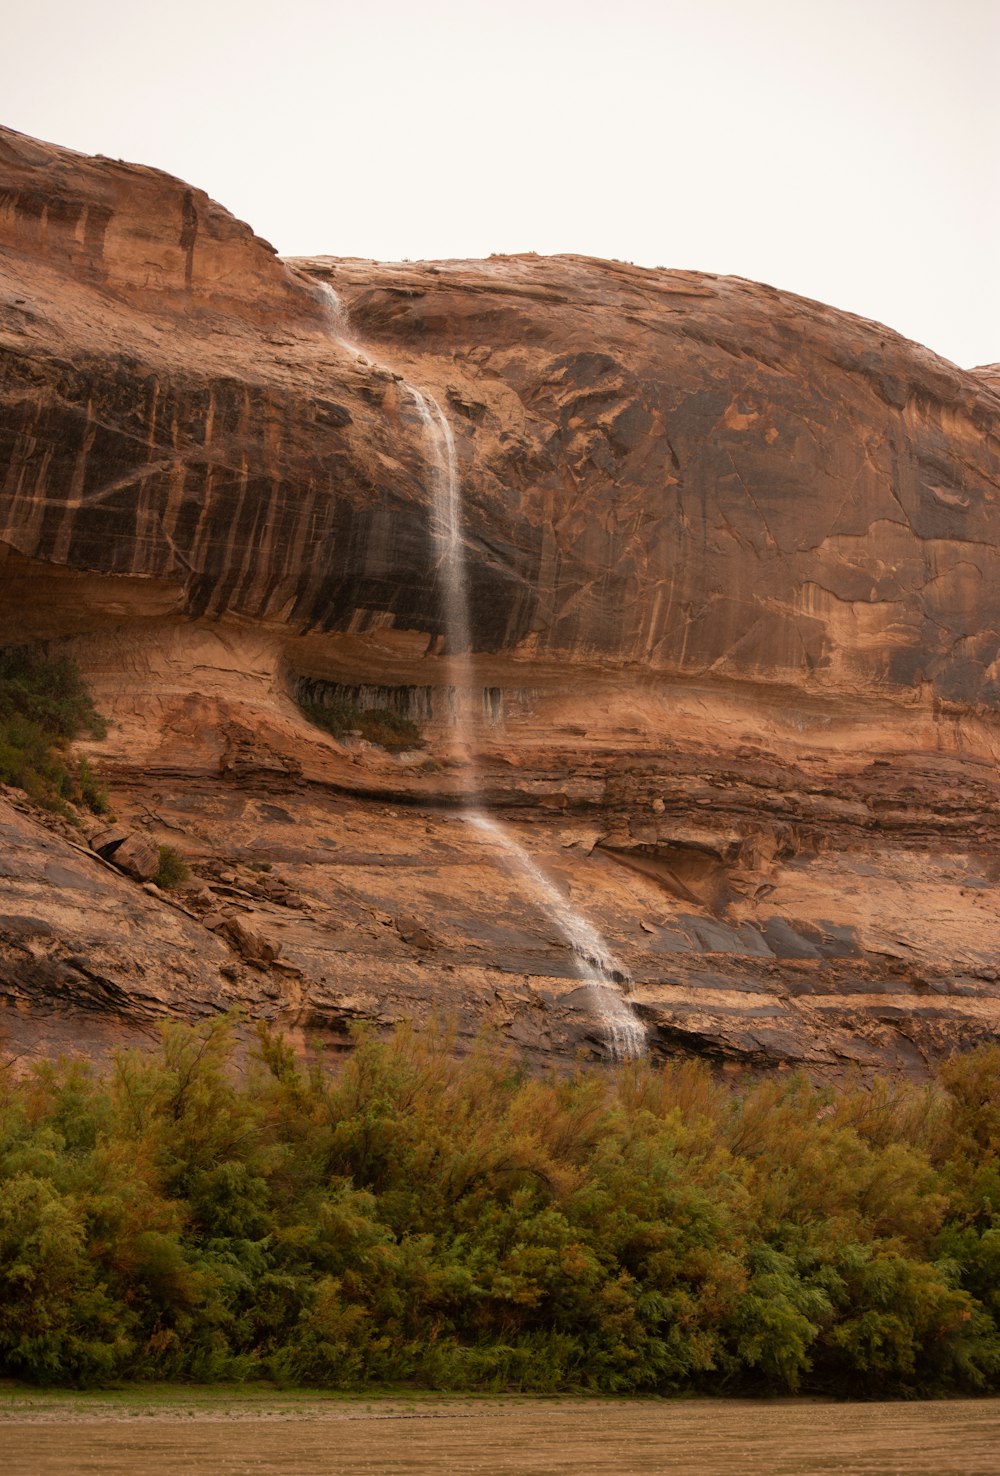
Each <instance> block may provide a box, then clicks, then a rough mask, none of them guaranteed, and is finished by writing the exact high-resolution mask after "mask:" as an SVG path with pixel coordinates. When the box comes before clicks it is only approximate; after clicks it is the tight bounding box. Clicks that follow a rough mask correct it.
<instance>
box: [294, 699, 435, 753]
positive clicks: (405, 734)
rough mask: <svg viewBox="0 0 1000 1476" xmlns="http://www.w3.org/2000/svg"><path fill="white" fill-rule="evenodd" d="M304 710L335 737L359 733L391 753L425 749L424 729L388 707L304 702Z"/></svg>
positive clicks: (307, 715)
mask: <svg viewBox="0 0 1000 1476" xmlns="http://www.w3.org/2000/svg"><path fill="white" fill-rule="evenodd" d="M299 706H300V707H301V709H302V711H303V712H304V713H305V715H306V717H307V718H308V719H309V721H310V722H311V723H315V724H316V726H317V728H322V729H323V730H324V731H325V732H327V733H329V734H331V736H332V737H334V738H344V737H346V736H347V734H348V733H353V732H358V733H360V734H361V736H362V738H365V739H367V740H368V742H369V743H374V744H376V745H377V746H378V747H379V748H385V749H387V750H388V751H389V752H390V753H401V752H403V750H404V749H412V748H422V747H423V739H422V738H421V735H420V729H419V728H418V727H417V725H416V723H415V722H413V721H412V720H411V719H410V718H407V717H401V716H400V714H399V713H397V712H390V711H389V709H388V708H387V707H373V708H361V707H355V706H353V705H352V704H351V703H349V702H333V703H330V704H329V705H326V704H325V703H321V702H312V701H301V702H300V703H299Z"/></svg>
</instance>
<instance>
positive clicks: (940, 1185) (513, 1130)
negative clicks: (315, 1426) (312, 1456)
mask: <svg viewBox="0 0 1000 1476" xmlns="http://www.w3.org/2000/svg"><path fill="white" fill-rule="evenodd" d="M450 1044H451V1043H450V1041H449V1040H448V1038H447V1036H446V1035H444V1034H442V1033H440V1032H437V1033H435V1032H431V1033H428V1034H426V1035H423V1036H421V1035H417V1034H415V1033H414V1032H412V1031H409V1030H401V1031H399V1032H398V1033H397V1034H396V1035H395V1036H394V1037H393V1038H392V1039H391V1040H389V1041H388V1042H379V1041H377V1040H375V1039H374V1038H373V1037H372V1036H370V1035H366V1034H364V1033H362V1034H360V1035H359V1036H358V1038H357V1041H356V1046H355V1050H354V1052H353V1054H352V1055H351V1056H350V1058H349V1059H348V1060H347V1062H346V1063H345V1064H344V1065H343V1066H342V1067H341V1068H340V1069H339V1070H338V1071H337V1072H336V1074H331V1073H330V1072H328V1071H326V1070H325V1069H323V1067H322V1066H321V1065H320V1064H319V1062H318V1061H312V1062H310V1063H302V1062H300V1061H299V1060H298V1059H297V1058H296V1057H295V1055H294V1054H293V1053H292V1051H291V1050H290V1048H289V1047H288V1045H287V1044H286V1043H285V1042H284V1041H283V1040H282V1039H281V1038H280V1037H275V1036H271V1035H269V1034H268V1033H267V1032H266V1031H261V1033H260V1036H259V1041H258V1046H257V1048H256V1051H255V1052H254V1053H253V1055H252V1057H251V1059H250V1061H249V1062H247V1063H245V1064H243V1065H242V1066H241V1067H240V1068H239V1069H237V1067H236V1065H235V1064H234V1051H233V1041H232V1033H231V1026H230V1024H229V1022H227V1021H214V1022H212V1023H210V1024H208V1025H205V1026H203V1027H200V1028H198V1029H187V1028H181V1027H177V1026H171V1027H169V1028H167V1029H166V1030H165V1031H164V1034H163V1039H162V1043H161V1046H160V1048H159V1050H158V1051H157V1052H156V1053H154V1054H140V1053H138V1052H127V1053H123V1054H122V1055H120V1056H119V1057H118V1058H117V1059H116V1061H115V1062H114V1064H113V1066H112V1067H111V1068H110V1069H109V1071H108V1072H107V1073H106V1075H105V1076H103V1077H100V1078H98V1077H95V1076H93V1075H92V1074H91V1073H90V1072H89V1071H88V1070H87V1069H85V1068H83V1067H81V1066H79V1065H67V1064H65V1063H57V1064H55V1065H43V1066H39V1067H37V1068H35V1070H34V1071H33V1072H32V1073H31V1074H30V1075H29V1076H28V1077H26V1078H25V1079H23V1080H21V1081H15V1080H13V1078H12V1073H11V1072H10V1071H7V1072H0V1082H2V1083H3V1085H2V1086H0V1374H4V1375H7V1376H14V1377H23V1378H29V1379H36V1380H40V1381H45V1382H48V1383H59V1382H70V1383H80V1384H83V1383H95V1382H96V1383H100V1382H102V1381H107V1380H109V1379H115V1378H122V1377H133V1378H143V1377H148V1378H184V1379H205V1380H207V1379H217V1378H242V1377H246V1376H248V1375H251V1374H253V1375H264V1376H268V1377H271V1378H274V1379H276V1380H279V1381H283V1382H286V1381H287V1382H298V1383H313V1384H323V1385H332V1386H339V1387H357V1386H360V1385H363V1384H365V1383H373V1382H401V1381H402V1382H411V1383H415V1384H420V1385H423V1386H428V1387H433V1388H454V1389H459V1388H467V1389H473V1388H485V1389H515V1390H537V1391H552V1390H564V1389H594V1390H605V1391H609V1392H630V1391H660V1392H665V1391H672V1390H684V1389H692V1390H695V1389H696V1390H702V1391H709V1392H733V1393H735V1392H740V1393H756V1392H765V1391H770V1392H780V1391H783V1390H794V1389H800V1390H810V1391H817V1392H824V1393H837V1394H852V1395H861V1396H871V1395H882V1396H893V1395H916V1394H925V1395H926V1394H944V1393H951V1392H955V1391H963V1390H964V1391H978V1390H990V1391H996V1390H997V1389H998V1388H1000V1332H998V1321H1000V1297H998V1290H997V1288H998V1286H1000V1168H998V1165H1000V1089H998V1085H997V1083H998V1081H1000V1051H998V1050H997V1049H995V1048H991V1049H983V1050H980V1051H977V1052H974V1053H973V1054H972V1055H970V1056H967V1057H964V1058H961V1059H957V1060H955V1061H953V1062H951V1063H950V1064H949V1065H948V1066H947V1067H946V1068H945V1069H944V1070H943V1072H942V1074H941V1078H940V1080H939V1081H938V1082H937V1083H935V1084H934V1085H932V1086H930V1087H924V1088H915V1087H898V1088H888V1087H884V1086H877V1087H876V1088H874V1089H873V1090H871V1091H866V1090H862V1089H860V1088H859V1089H857V1090H853V1091H848V1092H844V1093H843V1094H841V1095H839V1096H830V1095H829V1094H827V1095H823V1094H821V1093H819V1092H817V1091H816V1090H814V1089H813V1088H811V1087H810V1086H808V1085H807V1084H806V1083H805V1082H803V1081H801V1080H799V1079H791V1080H788V1079H785V1080H781V1081H778V1080H770V1081H766V1082H764V1083H762V1084H759V1085H756V1086H753V1087H750V1088H748V1089H747V1090H746V1091H743V1092H740V1093H736V1094H734V1093H732V1092H730V1091H727V1090H725V1089H723V1088H722V1087H721V1086H720V1085H719V1084H718V1083H717V1082H716V1081H714V1080H713V1078H712V1077H711V1075H710V1073H709V1072H708V1071H707V1070H706V1069H705V1068H703V1067H701V1066H698V1065H693V1064H690V1063H688V1064H681V1065H677V1066H671V1067H667V1068H665V1069H661V1068H658V1067H653V1066H650V1065H648V1064H637V1065H633V1066H629V1067H628V1068H625V1069H623V1070H622V1071H621V1072H620V1073H619V1075H618V1076H617V1077H616V1078H612V1079H608V1078H604V1077H601V1076H599V1075H596V1074H594V1073H588V1072H584V1071H581V1072H579V1073H577V1074H574V1075H571V1076H569V1077H557V1076H554V1075H553V1076H552V1077H548V1078H542V1079H539V1078H534V1077H529V1076H527V1075H525V1074H524V1073H522V1072H521V1071H520V1070H519V1069H517V1068H516V1067H515V1066H514V1065H512V1064H511V1062H510V1061H509V1060H507V1059H506V1058H504V1057H503V1056H502V1055H501V1054H498V1053H495V1052H492V1051H491V1050H489V1049H487V1048H486V1047H485V1046H483V1047H482V1048H481V1049H480V1050H478V1051H477V1052H476V1053H474V1054H473V1055H472V1057H470V1058H467V1059H465V1060H464V1061H456V1060H455V1059H454V1058H453V1056H452V1054H451V1052H450Z"/></svg>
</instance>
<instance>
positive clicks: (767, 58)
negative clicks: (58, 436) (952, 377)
mask: <svg viewBox="0 0 1000 1476" xmlns="http://www.w3.org/2000/svg"><path fill="white" fill-rule="evenodd" d="M2 49H3V73H4V81H3V91H2V102H0V121H3V122H5V123H7V124H9V125H10V126H12V127H14V128H19V129H21V130H22V131H23V132H26V133H31V134H34V135H36V136H38V137H40V138H45V139H49V140H51V141H52V142H55V143H60V144H65V145H67V146H68V147H71V148H75V149H80V150H82V151H84V152H86V153H103V154H108V155H110V156H112V157H113V158H126V159H131V160H136V161H139V162H141V163H145V164H152V165H156V166H157V167H159V168H161V169H166V170H169V171H170V172H171V173H174V174H178V175H181V176H182V177H183V178H184V179H186V180H187V181H189V182H190V183H192V184H195V185H198V186H200V187H201V188H203V189H206V190H208V192H209V193H210V194H211V195H213V196H214V197H215V198H216V199H218V200H220V201H221V202H222V203H223V204H224V205H226V206H227V207H228V208H229V209H231V210H233V211H234V212H235V213H236V214H237V215H240V216H242V217H243V218H244V219H246V220H248V221H249V222H250V223H251V225H252V226H253V228H254V229H255V230H256V231H257V232H258V234H260V235H262V236H265V237H266V238H267V239H268V240H270V241H272V242H273V243H274V244H275V246H277V248H278V249H279V251H281V252H282V253H284V254H286V255H296V254H303V255H304V254H312V253H316V254H319V253H322V254H329V255H335V256H368V257H376V258H380V259H383V260H393V259H399V258H401V257H411V258H413V259H417V258H421V257H465V256H486V255H489V253H490V252H492V251H502V252H514V251H538V252H543V253H549V252H559V251H576V252H584V253H588V254H591V255H594V256H606V257H619V258H621V259H624V260H628V261H634V262H637V263H640V264H642V265H645V266H670V267H693V268H698V269H701V270H704V271H712V272H731V273H735V274H737V275H739V276H744V277H751V278H754V279H757V280H759V281H764V282H770V283H772V284H773V285H775V286H778V287H784V288H788V289H790V290H792V291H796V292H801V293H804V294H805V295H807V296H809V297H816V298H819V299H821V300H822V301H824V302H829V303H832V304H833V305H835V306H836V307H841V308H847V309H849V310H850V311H852V312H857V313H861V314H863V315H864V316H866V317H872V318H877V319H879V320H881V321H882V322H885V323H888V324H889V325H890V326H891V327H893V328H896V329H898V330H899V331H900V332H902V333H905V334H907V335H908V336H909V337H911V338H915V339H918V340H919V341H921V342H923V343H926V344H928V345H929V346H930V347H931V348H933V349H935V350H936V351H937V352H938V353H941V354H944V355H945V356H946V357H947V358H950V359H954V360H955V361H956V362H958V363H960V364H965V365H973V364H978V363H983V362H987V361H995V360H998V359H1000V288H998V285H997V275H996V266H997V263H996V252H997V238H998V235H1000V231H998V226H1000V206H998V199H1000V87H998V77H1000V0H743V3H737V0H661V3H659V4H656V3H651V0H600V3H592V0H505V3H502V4H501V3H496V0H482V3H479V4H477V3H474V0H469V3H465V4H457V3H454V0H423V3H421V4H415V3H408V4H403V3H400V0H381V3H378V4H365V3H364V0H353V3H345V0H325V3H321V0H287V3H285V4H279V3H275V0H269V3H263V0H200V3H195V0H170V3H165V4H162V5H151V4H146V3H143V0H93V3H90V4H81V3H79V0H72V3H70V0H31V3H30V4H21V5H18V6H17V8H16V10H15V9H14V8H13V7H8V13H7V15H6V16H5V18H4V21H3V31H2Z"/></svg>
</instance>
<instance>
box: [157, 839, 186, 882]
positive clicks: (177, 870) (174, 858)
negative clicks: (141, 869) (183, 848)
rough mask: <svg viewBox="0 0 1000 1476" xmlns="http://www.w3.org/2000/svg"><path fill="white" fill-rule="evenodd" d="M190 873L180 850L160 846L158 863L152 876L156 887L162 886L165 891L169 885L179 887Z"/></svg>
mask: <svg viewBox="0 0 1000 1476" xmlns="http://www.w3.org/2000/svg"><path fill="white" fill-rule="evenodd" d="M190 875H191V868H190V867H189V866H188V864H187V862H186V861H185V860H184V857H183V856H182V855H181V853H180V851H178V850H176V849H175V848H174V847H173V846H161V847H160V864H159V866H158V867H157V870H156V875H155V876H154V878H153V880H154V881H155V882H156V885H157V886H158V887H163V888H164V890H166V891H169V890H170V888H171V887H181V886H183V885H184V883H185V882H186V881H187V879H188V877H189V876H190Z"/></svg>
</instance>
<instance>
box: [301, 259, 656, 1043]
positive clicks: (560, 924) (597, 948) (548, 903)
mask: <svg viewBox="0 0 1000 1476" xmlns="http://www.w3.org/2000/svg"><path fill="white" fill-rule="evenodd" d="M321 291H322V294H323V297H324V300H325V302H326V304H327V307H328V311H329V313H330V321H331V329H332V331H333V336H334V337H335V338H336V340H337V342H338V343H340V344H341V345H342V347H344V348H346V349H349V350H350V351H351V352H352V353H358V352H359V351H358V348H357V345H356V344H355V343H354V342H352V340H351V339H350V337H349V328H348V322H347V314H346V311H345V309H344V307H343V304H342V303H341V301H340V299H339V297H338V296H337V294H336V293H335V292H334V291H333V289H332V288H331V287H328V286H326V285H325V284H323V286H322V288H321ZM361 357H363V356H361ZM401 383H402V385H403V388H404V389H405V391H406V393H407V394H408V395H409V396H410V398H411V400H412V401H413V404H414V407H415V408H416V411H417V414H418V416H419V417H420V422H421V425H422V426H423V430H424V436H425V440H426V443H427V446H428V448H429V452H430V455H429V458H428V460H429V462H430V466H431V473H432V478H431V480H432V486H431V492H432V525H431V534H432V538H433V541H434V547H435V549H436V551H437V559H438V568H439V573H440V580H441V596H442V606H443V615H444V628H445V659H446V661H447V663H448V669H449V675H450V678H451V683H450V684H451V687H452V689H453V691H454V694H455V696H454V712H455V729H456V734H457V739H458V742H457V747H458V749H459V751H460V753H461V755H462V756H463V757H464V758H465V760H466V762H467V763H470V764H471V753H470V743H469V725H470V721H471V718H470V712H469V707H470V702H471V699H472V694H473V691H474V686H473V670H472V640H471V632H470V624H469V594H468V579H467V576H466V562H465V542H464V538H463V534H462V504H461V484H460V482H459V476H458V458H457V456H456V453H455V438H454V435H453V434H452V429H451V425H450V424H449V421H448V417H447V416H446V415H445V413H444V411H443V410H442V409H441V407H440V405H439V404H438V402H437V400H435V398H434V396H433V395H431V394H429V393H428V392H426V391H422V390H418V389H416V388H415V387H414V386H413V385H412V384H408V383H407V381H406V380H405V379H404V380H402V381H401ZM476 790H477V786H476V785H473V786H472V792H473V796H475V794H476ZM462 818H463V819H464V821H465V822H466V824H467V825H469V826H471V827H472V828H473V829H474V830H476V831H478V832H479V834H480V835H482V836H485V837H487V838H488V839H489V840H490V841H492V842H493V843H494V844H496V846H497V847H498V848H499V849H500V850H501V851H502V853H503V855H504V858H505V860H506V862H507V864H508V865H509V866H510V867H511V868H512V869H513V870H515V871H518V872H520V873H521V875H522V876H524V877H526V878H527V880H528V881H529V882H530V883H531V886H532V891H533V894H534V895H535V897H536V898H537V899H538V900H539V901H540V902H541V904H542V905H543V907H544V909H545V911H546V913H547V915H548V916H549V917H550V918H551V920H552V921H553V922H554V923H555V925H556V927H557V928H558V929H559V931H560V933H561V934H562V936H563V937H564V938H565V940H566V942H567V943H568V944H569V947H570V949H571V950H572V953H573V959H574V967H575V969H576V972H577V974H578V975H579V977H580V979H581V980H582V981H583V983H584V984H586V985H587V986H588V990H589V994H590V997H591V1002H592V1004H593V1007H594V1011H595V1013H596V1014H597V1016H598V1018H599V1019H600V1021H601V1025H602V1027H603V1030H604V1034H605V1038H606V1041H607V1045H608V1050H609V1053H610V1054H611V1055H612V1056H613V1057H614V1058H615V1059H617V1060H630V1059H632V1058H633V1057H636V1056H640V1055H642V1054H643V1052H644V1051H645V1048H646V1033H645V1031H644V1030H643V1028H642V1026H641V1024H640V1023H639V1020H638V1018H637V1016H636V1014H635V1012H634V1011H633V1009H632V1008H631V1006H630V1005H629V1004H628V1002H627V1000H626V999H625V998H624V997H623V994H622V987H623V986H624V987H627V985H628V982H629V978H628V974H627V972H626V971H625V969H624V968H623V967H622V965H621V964H620V963H619V962H618V960H617V959H616V958H615V957H614V955H613V954H612V953H611V951H610V950H609V948H608V946H607V944H606V943H605V941H604V939H603V938H602V937H601V935H600V933H599V932H598V931H597V929H596V928H594V927H593V926H592V925H591V924H590V923H589V922H588V921H587V920H586V918H584V917H582V916H581V914H580V913H579V912H577V910H576V908H575V907H574V906H573V905H572V903H571V902H570V901H569V900H568V899H567V898H566V897H564V896H563V895H562V893H561V892H560V891H559V889H558V888H557V887H556V885H555V883H554V882H553V881H552V879H551V878H550V877H549V876H547V875H546V873H545V872H544V871H543V870H542V868H541V867H540V866H539V865H538V863H537V862H536V861H534V860H533V859H532V857H531V856H530V855H529V854H528V852H527V851H526V850H525V849H524V847H523V846H522V845H521V843H520V842H519V841H517V840H515V838H514V837H513V835H511V833H510V831H509V830H507V829H506V827H504V826H503V825H501V824H500V823H499V821H497V820H495V819H494V818H493V817H492V816H491V815H489V814H487V813H486V811H485V810H483V809H482V807H481V806H480V805H479V804H477V803H476V802H475V799H474V798H473V799H472V800H469V799H468V798H466V799H465V800H464V802H463V808H462Z"/></svg>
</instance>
